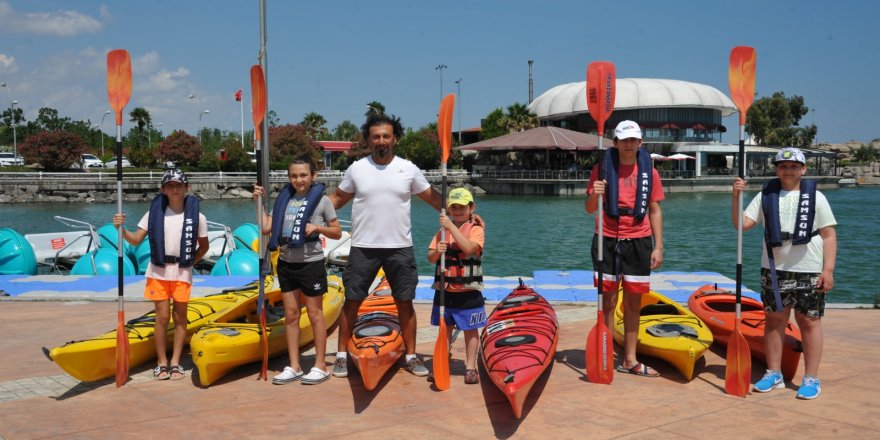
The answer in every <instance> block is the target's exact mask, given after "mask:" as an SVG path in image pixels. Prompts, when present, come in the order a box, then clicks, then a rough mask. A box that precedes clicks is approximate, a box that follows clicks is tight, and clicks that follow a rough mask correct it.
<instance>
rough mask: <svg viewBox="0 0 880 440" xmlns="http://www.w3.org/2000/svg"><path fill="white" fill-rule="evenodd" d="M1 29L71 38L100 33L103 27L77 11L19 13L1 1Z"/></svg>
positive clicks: (98, 22) (102, 12)
mask: <svg viewBox="0 0 880 440" xmlns="http://www.w3.org/2000/svg"><path fill="white" fill-rule="evenodd" d="M100 13H101V14H102V16H103V14H104V13H105V11H104V10H103V9H102V10H101V12H100ZM0 28H2V29H4V30H5V31H7V32H15V33H21V34H28V35H54V36H58V37H71V36H74V35H79V34H82V33H95V32H98V31H100V30H101V28H103V25H102V24H101V22H100V21H98V20H96V19H95V18H92V17H91V16H89V15H86V14H83V13H81V12H78V11H75V10H60V9H59V10H55V11H49V12H19V11H16V10H14V9H13V8H12V6H11V5H10V4H9V3H8V2H5V1H0Z"/></svg>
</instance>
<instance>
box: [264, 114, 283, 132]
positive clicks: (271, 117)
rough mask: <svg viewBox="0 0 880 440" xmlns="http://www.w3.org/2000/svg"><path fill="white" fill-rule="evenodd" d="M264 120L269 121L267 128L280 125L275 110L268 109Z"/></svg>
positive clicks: (279, 119)
mask: <svg viewBox="0 0 880 440" xmlns="http://www.w3.org/2000/svg"><path fill="white" fill-rule="evenodd" d="M266 121H267V122H268V123H269V128H272V127H277V126H279V125H281V118H279V117H278V113H275V110H269V113H267V114H266Z"/></svg>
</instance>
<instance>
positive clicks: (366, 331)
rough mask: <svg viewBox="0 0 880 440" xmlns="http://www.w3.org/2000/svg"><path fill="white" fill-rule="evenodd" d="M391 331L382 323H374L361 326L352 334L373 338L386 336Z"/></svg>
mask: <svg viewBox="0 0 880 440" xmlns="http://www.w3.org/2000/svg"><path fill="white" fill-rule="evenodd" d="M391 332H392V330H391V327H388V326H387V325H382V324H374V325H368V326H364V327H361V328H359V329H357V330H355V331H354V335H355V336H357V337H359V338H375V337H382V336H388V335H390V334H391Z"/></svg>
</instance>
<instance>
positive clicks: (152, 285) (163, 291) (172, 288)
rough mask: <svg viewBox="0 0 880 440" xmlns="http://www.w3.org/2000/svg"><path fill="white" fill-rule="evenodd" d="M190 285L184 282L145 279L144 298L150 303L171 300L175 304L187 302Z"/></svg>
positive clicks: (190, 289)
mask: <svg viewBox="0 0 880 440" xmlns="http://www.w3.org/2000/svg"><path fill="white" fill-rule="evenodd" d="M191 291H192V284H190V283H187V282H184V281H166V280H157V279H153V278H147V285H146V287H144V298H146V299H148V300H150V301H166V300H168V299H169V298H173V299H174V301H176V302H189V294H190V292H191Z"/></svg>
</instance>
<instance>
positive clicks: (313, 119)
mask: <svg viewBox="0 0 880 440" xmlns="http://www.w3.org/2000/svg"><path fill="white" fill-rule="evenodd" d="M326 123H327V120H326V119H324V117H323V116H321V115H319V114H318V113H315V112H309V113H307V114H306V115H305V116H304V117H303V120H302V122H300V125H302V126H303V127H306V128H307V129H308V130H309V132H311V134H312V137H313V138H315V139H324V138H325V137H327V127H324V125H325V124H326Z"/></svg>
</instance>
